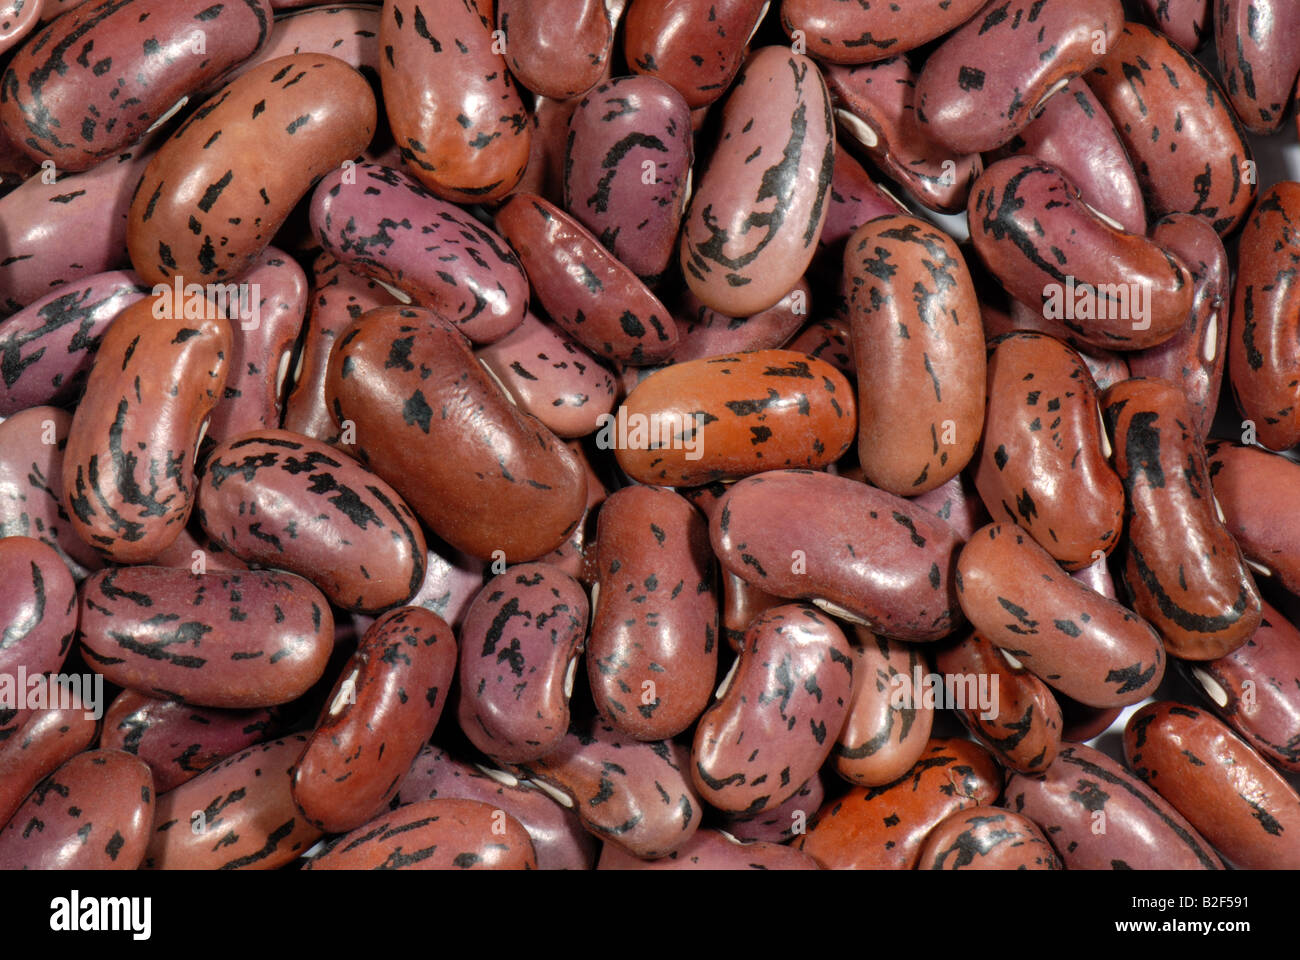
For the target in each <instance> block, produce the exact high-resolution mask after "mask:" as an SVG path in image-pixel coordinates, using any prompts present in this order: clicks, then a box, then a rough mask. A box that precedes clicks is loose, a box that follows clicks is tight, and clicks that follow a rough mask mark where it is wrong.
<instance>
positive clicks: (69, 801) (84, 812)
mask: <svg viewBox="0 0 1300 960" xmlns="http://www.w3.org/2000/svg"><path fill="white" fill-rule="evenodd" d="M153 817H154V790H153V775H152V774H151V773H150V772H149V767H148V766H147V765H146V764H145V763H144V761H142V760H139V759H137V758H136V757H133V756H131V755H130V754H129V753H123V752H122V751H121V750H91V751H88V752H86V753H80V754H77V755H76V756H75V757H73V758H72V759H71V760H68V761H67V762H66V763H64V764H63V766H61V767H59V769H58V770H56V771H54V773H52V774H50V776H49V777H47V778H46V779H45V780H42V781H41V782H40V783H39V784H38V785H37V787H36V789H35V790H33V791H32V794H31V796H29V797H28V798H27V800H26V801H25V802H24V803H23V805H22V806H21V807H19V808H18V810H17V812H16V813H14V816H13V819H12V820H10V821H9V825H8V826H7V827H5V828H4V830H3V831H0V869H3V870H134V869H136V867H138V866H139V865H140V861H141V860H142V859H143V858H144V853H145V844H146V843H147V842H148V839H149V829H150V827H151V826H152V824H153Z"/></svg>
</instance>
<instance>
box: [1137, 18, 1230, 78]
mask: <svg viewBox="0 0 1300 960" xmlns="http://www.w3.org/2000/svg"><path fill="white" fill-rule="evenodd" d="M1210 2H1211V0H1142V7H1143V9H1144V10H1145V12H1146V15H1147V19H1148V20H1149V21H1150V22H1151V24H1152V25H1153V26H1154V27H1155V28H1156V29H1157V30H1159V31H1160V32H1161V33H1163V34H1164V35H1165V36H1166V37H1168V38H1169V39H1170V40H1172V41H1174V43H1176V44H1178V45H1179V46H1180V47H1182V48H1183V49H1184V50H1187V51H1190V52H1192V53H1195V52H1196V51H1197V50H1199V49H1200V48H1201V45H1202V44H1204V43H1205V40H1206V38H1207V37H1208V36H1209V35H1210V31H1211V30H1212V29H1213V28H1214V27H1213V26H1212V25H1211V24H1210ZM1216 6H1217V4H1216ZM1216 25H1217V20H1216ZM1219 72H1220V74H1223V73H1225V71H1224V70H1222V69H1220V71H1219Z"/></svg>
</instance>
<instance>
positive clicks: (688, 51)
mask: <svg viewBox="0 0 1300 960" xmlns="http://www.w3.org/2000/svg"><path fill="white" fill-rule="evenodd" d="M767 8H768V3H767V0H631V3H629V4H628V8H627V16H626V18H625V19H624V21H623V52H624V54H625V55H626V57H627V65H628V68H629V69H630V70H632V71H633V72H635V73H640V74H644V75H647V76H652V77H658V78H659V79H660V80H663V81H665V82H666V83H669V84H671V85H672V86H674V87H675V88H676V89H677V91H678V92H679V93H680V94H681V95H682V96H683V97H685V98H686V102H687V104H689V105H690V107H691V109H692V110H695V109H698V108H700V107H705V106H708V105H709V104H710V103H713V101H715V100H717V99H718V98H719V97H721V96H722V95H723V94H724V93H726V92H727V90H729V89H731V85H732V81H733V80H734V79H735V76H736V71H738V70H739V69H740V63H741V60H742V59H743V58H744V55H745V51H746V50H747V49H748V44H749V39H750V37H751V36H752V35H753V33H754V31H755V30H757V29H758V25H759V23H760V21H761V19H762V17H763V15H764V14H765V13H766V12H767Z"/></svg>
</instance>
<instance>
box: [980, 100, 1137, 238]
mask: <svg viewBox="0 0 1300 960" xmlns="http://www.w3.org/2000/svg"><path fill="white" fill-rule="evenodd" d="M1010 156H1026V157H1037V158H1038V159H1039V160H1042V161H1043V162H1045V163H1050V164H1051V165H1052V166H1054V167H1056V168H1057V169H1058V170H1060V171H1061V172H1062V173H1063V174H1065V176H1066V178H1067V179H1069V180H1070V182H1071V183H1073V184H1074V185H1075V186H1076V187H1078V188H1079V194H1080V195H1081V196H1082V197H1083V199H1084V200H1085V201H1086V202H1087V203H1088V205H1089V206H1091V207H1092V208H1093V209H1095V210H1097V211H1098V212H1100V213H1104V214H1105V215H1106V216H1108V217H1110V218H1111V219H1112V220H1115V221H1116V222H1118V223H1119V225H1120V226H1121V227H1123V228H1124V229H1125V230H1127V231H1128V232H1129V233H1136V234H1145V233H1146V232H1147V213H1146V203H1145V202H1144V201H1143V199H1142V188H1141V187H1140V186H1139V185H1138V180H1137V174H1136V173H1134V172H1133V164H1132V163H1131V162H1129V158H1128V152H1127V151H1126V150H1125V149H1124V144H1123V142H1122V141H1121V140H1120V138H1119V134H1118V133H1117V132H1116V131H1115V124H1114V122H1113V121H1112V120H1111V119H1110V116H1109V115H1108V114H1107V113H1106V111H1105V110H1104V109H1102V106H1101V104H1100V103H1098V102H1097V97H1096V95H1095V94H1094V93H1093V92H1092V91H1091V90H1090V89H1088V85H1087V84H1086V83H1084V82H1083V80H1082V79H1079V78H1076V79H1074V80H1071V81H1070V82H1069V84H1067V85H1066V87H1065V89H1064V90H1062V91H1061V93H1060V95H1059V96H1054V97H1052V98H1050V99H1049V100H1048V101H1047V104H1046V105H1045V106H1044V107H1043V112H1042V113H1041V114H1039V116H1038V119H1036V120H1034V121H1033V122H1032V123H1031V124H1029V126H1027V127H1025V129H1024V130H1022V131H1020V133H1018V134H1016V135H1015V136H1014V137H1012V138H1011V139H1010V140H1009V141H1007V143H1005V144H1004V145H1003V146H1001V147H999V148H998V149H997V150H996V151H994V153H993V157H994V159H997V160H1002V159H1005V158H1006V157H1010Z"/></svg>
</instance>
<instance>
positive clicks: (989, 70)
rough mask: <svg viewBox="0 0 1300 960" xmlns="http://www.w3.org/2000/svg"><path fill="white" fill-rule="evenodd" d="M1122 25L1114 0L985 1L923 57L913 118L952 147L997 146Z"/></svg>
mask: <svg viewBox="0 0 1300 960" xmlns="http://www.w3.org/2000/svg"><path fill="white" fill-rule="evenodd" d="M1123 25H1124V9H1123V7H1122V6H1121V4H1120V2H1119V0H1008V2H1004V3H998V4H992V3H990V4H988V5H987V6H986V7H985V8H984V9H983V10H981V11H980V12H979V13H978V14H976V15H975V16H973V17H971V19H970V20H968V21H966V23H965V24H964V25H963V26H962V27H961V28H960V29H959V30H957V31H955V32H954V33H953V34H952V36H950V37H948V38H947V39H946V40H944V42H943V44H942V45H941V46H940V47H939V48H938V49H937V50H935V51H934V53H932V54H930V56H929V58H928V59H927V60H926V62H925V67H924V69H923V70H922V71H921V75H920V77H919V78H918V80H917V82H916V119H917V120H918V121H920V123H921V126H922V128H923V129H925V130H926V131H927V132H928V133H929V134H930V136H932V137H934V138H935V139H936V140H938V141H939V142H941V143H943V144H946V145H947V146H948V147H951V148H952V149H953V150H957V151H960V152H962V153H975V152H978V151H983V150H991V149H993V148H995V147H1000V146H1002V145H1003V144H1004V143H1006V142H1007V141H1008V140H1010V139H1011V138H1012V137H1014V136H1015V135H1016V134H1017V133H1019V132H1020V131H1021V130H1023V129H1024V128H1025V127H1026V126H1028V125H1029V122H1030V121H1031V120H1033V119H1034V117H1035V116H1037V114H1038V111H1039V110H1040V108H1041V107H1042V105H1043V103H1044V101H1045V100H1046V99H1047V98H1049V97H1051V96H1052V95H1053V94H1056V93H1058V92H1059V91H1060V90H1061V89H1062V88H1063V87H1064V86H1065V85H1066V84H1067V83H1068V82H1069V81H1070V80H1072V79H1073V78H1074V77H1077V76H1079V74H1081V73H1083V72H1084V71H1085V70H1088V69H1089V68H1091V67H1092V66H1093V65H1094V64H1095V63H1097V61H1098V60H1099V59H1100V58H1101V53H1102V51H1103V50H1107V49H1109V48H1110V47H1111V46H1112V45H1113V44H1114V43H1115V41H1116V39H1117V37H1118V34H1119V31H1120V29H1121V28H1122V27H1123ZM1099 46H1100V49H1099Z"/></svg>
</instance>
